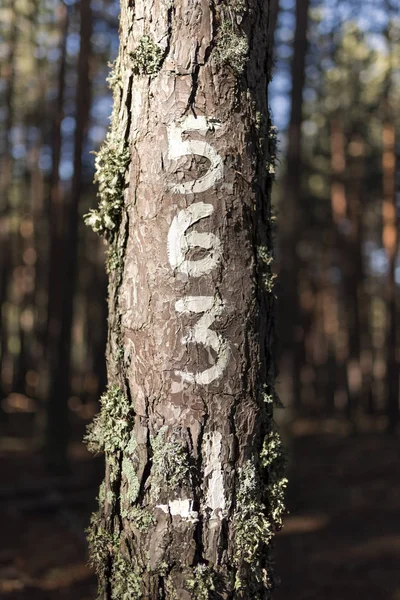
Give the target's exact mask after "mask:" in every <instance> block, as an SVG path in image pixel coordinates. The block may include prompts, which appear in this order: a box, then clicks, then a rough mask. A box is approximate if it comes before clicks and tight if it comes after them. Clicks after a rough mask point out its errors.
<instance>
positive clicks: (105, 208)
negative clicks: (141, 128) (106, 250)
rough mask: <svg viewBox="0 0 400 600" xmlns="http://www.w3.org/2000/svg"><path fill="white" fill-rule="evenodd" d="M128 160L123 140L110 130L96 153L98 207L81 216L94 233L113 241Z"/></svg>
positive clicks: (118, 221) (121, 202) (126, 148)
mask: <svg viewBox="0 0 400 600" xmlns="http://www.w3.org/2000/svg"><path fill="white" fill-rule="evenodd" d="M129 161H130V152H129V148H128V146H127V144H126V142H125V140H121V139H118V137H117V136H116V135H114V134H113V132H112V131H109V132H108V133H107V137H106V139H105V142H104V143H103V145H102V146H101V148H100V150H99V152H97V153H96V161H95V170H96V172H95V178H94V179H95V181H96V182H97V184H98V194H97V195H98V197H99V198H100V200H99V204H98V207H97V208H92V209H90V211H89V212H88V213H87V214H86V215H85V216H84V220H85V223H86V225H88V226H89V227H91V228H92V229H93V231H94V232H95V233H98V234H99V235H102V236H104V237H105V238H106V239H107V240H110V241H112V240H113V238H114V236H115V233H116V230H117V228H118V226H119V224H120V222H121V215H122V207H123V204H124V189H125V172H126V169H127V167H128V164H129Z"/></svg>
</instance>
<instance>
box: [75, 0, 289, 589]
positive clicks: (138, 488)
mask: <svg viewBox="0 0 400 600" xmlns="http://www.w3.org/2000/svg"><path fill="white" fill-rule="evenodd" d="M268 5H269V3H268V2H264V1H263V2H259V1H257V0H249V1H247V2H244V1H241V0H240V1H237V2H235V3H230V2H229V3H228V2H211V3H210V2H209V1H208V0H179V1H178V0H175V1H173V2H163V1H162V0H156V1H154V2H150V3H147V2H142V1H138V2H135V3H133V2H130V3H129V2H125V1H124V2H122V12H121V21H120V22H121V31H120V37H121V47H120V54H119V58H118V59H117V62H116V64H115V67H114V73H113V75H112V77H111V82H112V85H113V87H114V101H115V104H114V114H113V120H112V128H111V132H110V134H109V137H108V139H107V142H106V145H105V146H104V148H103V150H102V151H101V152H100V154H99V156H98V172H97V179H98V181H99V184H100V204H99V208H98V210H97V211H92V212H91V214H89V215H88V216H87V222H88V223H89V224H91V225H92V226H93V228H94V229H95V230H96V231H98V232H99V233H102V234H103V235H105V236H106V237H107V239H108V240H109V241H110V242H111V245H110V249H109V261H108V269H109V271H110V284H109V312H110V314H109V339H108V351H107V362H108V378H109V388H108V391H107V393H106V394H105V395H104V396H103V397H102V400H101V402H102V410H101V413H100V415H99V416H98V417H97V418H96V419H95V421H94V423H93V424H92V426H91V428H90V430H89V433H88V442H89V447H90V448H91V449H93V450H103V451H105V454H106V477H105V482H104V484H103V486H102V488H101V491H100V495H99V501H100V509H99V513H98V514H97V515H94V517H93V519H92V525H91V530H90V533H89V542H90V547H91V557H92V562H93V564H94V566H95V567H96V570H97V572H98V575H99V595H100V598H102V599H103V600H105V599H107V600H108V599H113V600H115V599H118V600H119V599H120V598H121V599H122V598H128V597H129V598H147V599H150V600H161V599H165V600H173V599H178V598H179V600H190V599H192V598H193V599H194V598H200V599H205V600H206V599H207V598H221V599H222V598H223V599H228V598H229V599H234V598H235V599H236V598H249V597H250V594H251V595H252V597H254V598H259V599H261V598H262V599H264V598H269V597H270V593H271V589H272V588H273V585H274V583H273V576H272V571H271V566H270V557H269V546H270V543H271V539H272V536H273V534H274V532H275V531H276V529H277V528H279V527H280V525H281V516H282V510H283V504H282V493H283V489H284V487H285V483H286V482H285V479H284V478H283V475H282V467H283V459H282V454H281V446H280V440H279V436H278V433H277V432H276V431H275V428H274V424H273V418H272V407H273V401H274V397H275V393H274V387H273V386H274V381H273V379H274V372H273V370H274V367H273V358H274V357H273V348H272V337H273V293H272V287H273V274H272V272H271V262H272V239H271V237H272V236H271V212H270V211H271V209H270V183H271V175H270V172H271V171H273V164H272V163H273V153H274V143H275V136H274V131H273V130H272V129H271V125H270V122H269V117H268V104H267V94H266V90H267V75H266V74H267V65H268V63H269V57H268V52H267V45H268V39H267V35H266V32H267V23H268V8H269V6H268ZM126 148H129V152H130V160H129V158H128V159H127V155H126ZM125 169H126V171H125ZM111 182H113V186H111V185H110V183H111ZM124 187H125V190H123V188H124ZM119 189H120V190H121V192H120V193H121V198H123V206H122V207H120V204H121V200H120V198H119V197H118V190H119Z"/></svg>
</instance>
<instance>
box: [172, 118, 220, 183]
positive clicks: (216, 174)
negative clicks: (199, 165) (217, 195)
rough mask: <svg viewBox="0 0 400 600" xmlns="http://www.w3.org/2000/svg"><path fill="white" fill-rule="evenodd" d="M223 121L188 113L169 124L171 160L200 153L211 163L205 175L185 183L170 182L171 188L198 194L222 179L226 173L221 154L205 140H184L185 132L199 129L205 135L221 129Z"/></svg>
mask: <svg viewBox="0 0 400 600" xmlns="http://www.w3.org/2000/svg"><path fill="white" fill-rule="evenodd" d="M220 127H221V123H220V122H219V121H217V120H210V119H207V117H202V116H200V117H195V116H194V115H188V116H187V117H185V118H184V119H182V120H181V121H180V122H177V123H172V124H171V125H169V126H168V158H170V159H171V160H174V159H177V158H180V157H181V156H190V155H194V154H197V155H200V156H205V157H206V158H208V160H209V161H210V163H211V165H210V168H209V170H208V171H207V173H206V174H205V175H203V176H202V177H199V179H195V180H193V181H186V182H185V183H174V184H170V186H169V187H170V190H171V191H172V192H174V193H176V194H188V193H192V194H197V193H200V192H205V191H206V190H208V189H210V188H211V187H212V186H213V185H215V184H216V183H217V182H218V181H220V180H221V179H222V177H223V174H224V166H223V163H222V158H221V156H220V154H218V152H217V151H216V150H215V149H214V148H213V147H212V146H211V145H210V144H208V143H207V142H206V141H203V140H184V139H183V138H182V135H183V133H185V132H189V131H197V132H198V133H200V134H202V135H205V134H206V133H207V131H213V130H215V129H219V128H220Z"/></svg>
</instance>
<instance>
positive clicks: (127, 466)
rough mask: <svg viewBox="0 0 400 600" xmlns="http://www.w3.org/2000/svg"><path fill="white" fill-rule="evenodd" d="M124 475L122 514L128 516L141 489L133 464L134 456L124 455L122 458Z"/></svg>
mask: <svg viewBox="0 0 400 600" xmlns="http://www.w3.org/2000/svg"><path fill="white" fill-rule="evenodd" d="M122 477H123V497H122V498H121V500H122V507H121V516H122V517H128V516H129V514H130V512H131V510H132V504H133V503H134V502H135V501H136V500H137V497H138V494H139V490H140V482H139V479H138V476H137V474H136V470H135V468H134V465H133V458H132V457H129V456H124V458H123V459H122Z"/></svg>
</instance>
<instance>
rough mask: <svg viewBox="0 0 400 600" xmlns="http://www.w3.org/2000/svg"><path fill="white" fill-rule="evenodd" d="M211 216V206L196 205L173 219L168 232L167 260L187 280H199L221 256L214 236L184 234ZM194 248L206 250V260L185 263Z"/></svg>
mask: <svg viewBox="0 0 400 600" xmlns="http://www.w3.org/2000/svg"><path fill="white" fill-rule="evenodd" d="M213 212H214V207H213V206H212V204H205V203H204V202H195V203H194V204H192V205H191V206H188V208H185V209H184V210H181V211H179V213H178V214H177V216H176V217H174V220H173V221H172V223H171V227H170V228H169V232H168V259H169V263H170V265H171V267H172V268H173V269H176V270H177V271H179V272H180V273H184V274H185V275H188V276H190V277H200V276H201V275H205V274H207V273H210V272H211V271H212V270H213V269H214V268H215V267H216V266H217V264H218V263H219V261H220V260H221V256H222V246H221V240H220V239H219V238H218V237H217V236H216V235H214V234H213V233H199V232H197V231H191V232H189V233H186V231H187V230H188V229H189V227H191V226H192V225H194V224H195V223H197V222H198V221H200V220H201V219H205V218H206V217H209V216H210V215H211V214H212V213H213ZM195 248H203V249H204V250H207V252H208V254H207V256H205V257H204V258H200V259H199V260H186V254H187V252H188V251H189V250H194V249H195Z"/></svg>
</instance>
